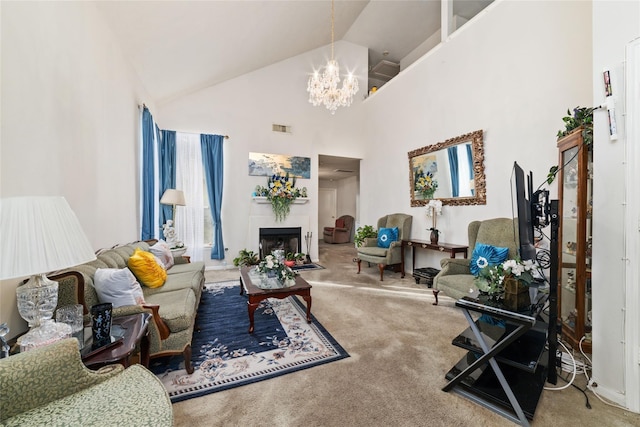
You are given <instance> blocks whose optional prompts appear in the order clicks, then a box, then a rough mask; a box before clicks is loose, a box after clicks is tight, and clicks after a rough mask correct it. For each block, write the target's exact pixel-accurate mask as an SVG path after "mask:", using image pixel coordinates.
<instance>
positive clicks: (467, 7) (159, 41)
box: [97, 0, 493, 105]
mask: <svg viewBox="0 0 640 427" xmlns="http://www.w3.org/2000/svg"><path fill="white" fill-rule="evenodd" d="M492 1H493V0H454V6H453V7H454V15H459V16H462V17H465V18H471V17H473V16H475V15H476V14H477V13H478V11H480V10H482V9H483V8H484V7H486V5H487V4H489V3H491V2H492ZM97 7H98V9H99V11H101V12H102V13H103V14H104V16H105V18H106V20H107V23H108V25H109V26H110V27H111V29H112V31H113V32H114V34H115V36H116V37H117V39H118V40H119V42H120V44H121V46H122V48H123V49H124V53H125V55H126V56H127V58H128V59H129V60H130V61H131V63H132V64H133V67H134V68H135V70H136V72H137V73H138V75H139V77H140V79H141V81H142V82H143V84H144V85H145V88H146V89H147V91H148V92H149V94H150V96H151V97H152V100H153V101H155V102H156V103H157V104H159V105H161V104H163V103H165V102H167V101H170V100H172V99H174V98H176V97H179V96H182V95H185V94H188V93H191V92H194V91H197V90H200V89H203V88H205V87H208V86H212V85H215V84H218V83H221V82H223V81H225V80H228V79H232V78H234V77H237V76H240V75H242V74H246V73H248V72H251V71H254V70H257V69H260V68H262V67H265V66H268V65H271V64H274V63H276V62H279V61H282V60H284V59H287V58H290V57H292V56H296V55H299V54H302V53H304V52H307V51H310V50H313V49H316V48H319V47H322V46H326V45H329V44H330V42H331V2H330V1H328V0H318V1H306V0H297V1H291V0H289V1H281V0H263V1H244V0H236V1H231V0H227V1H182V0H181V1H177V0H174V1H118V0H112V1H99V2H97ZM335 9H336V13H335V39H336V41H338V40H345V41H349V42H352V43H355V44H358V45H361V46H365V47H368V48H369V63H370V66H374V65H376V64H377V63H378V62H379V61H380V60H381V59H382V58H383V52H384V51H387V52H389V53H388V55H387V56H384V59H385V60H388V61H392V62H396V63H399V62H400V59H402V58H403V57H404V56H406V55H407V54H408V53H409V52H411V51H412V50H413V49H415V48H416V47H417V46H419V45H420V44H421V43H422V42H423V41H425V40H426V39H427V38H428V37H429V36H431V35H432V34H434V33H435V32H436V31H438V29H439V28H440V0H411V1H407V0H372V1H356V0H337V1H336V3H335Z"/></svg>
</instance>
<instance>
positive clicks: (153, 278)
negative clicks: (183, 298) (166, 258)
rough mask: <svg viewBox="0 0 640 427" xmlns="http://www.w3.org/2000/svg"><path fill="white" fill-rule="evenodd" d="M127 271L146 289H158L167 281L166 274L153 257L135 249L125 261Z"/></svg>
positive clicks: (149, 253) (148, 253)
mask: <svg viewBox="0 0 640 427" xmlns="http://www.w3.org/2000/svg"><path fill="white" fill-rule="evenodd" d="M127 266H128V267H129V270H131V271H132V272H133V274H135V276H136V277H137V278H138V280H139V281H140V283H142V284H143V285H145V286H146V287H148V288H159V287H160V286H162V285H164V282H165V281H166V280H167V272H166V271H165V270H164V268H162V267H160V265H159V264H158V263H157V262H156V259H155V255H153V254H152V253H151V252H146V251H143V250H141V249H140V248H137V249H136V250H135V252H134V253H133V255H131V257H130V258H129V261H127Z"/></svg>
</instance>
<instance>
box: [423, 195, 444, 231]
mask: <svg viewBox="0 0 640 427" xmlns="http://www.w3.org/2000/svg"><path fill="white" fill-rule="evenodd" d="M438 215H442V200H436V199H431V200H429V204H427V216H430V217H431V228H430V230H431V231H438V229H437V228H436V223H437V218H438Z"/></svg>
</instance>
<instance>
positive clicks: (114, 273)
mask: <svg viewBox="0 0 640 427" xmlns="http://www.w3.org/2000/svg"><path fill="white" fill-rule="evenodd" d="M93 285H94V287H95V288H96V293H97V294H98V299H99V300H100V302H102V303H104V302H110V303H112V304H113V306H114V307H122V306H124V305H138V304H144V295H143V293H142V287H141V286H140V283H138V281H137V280H136V276H134V275H133V273H132V272H131V270H129V269H128V268H123V269H117V268H99V269H97V270H96V272H95V274H94V276H93Z"/></svg>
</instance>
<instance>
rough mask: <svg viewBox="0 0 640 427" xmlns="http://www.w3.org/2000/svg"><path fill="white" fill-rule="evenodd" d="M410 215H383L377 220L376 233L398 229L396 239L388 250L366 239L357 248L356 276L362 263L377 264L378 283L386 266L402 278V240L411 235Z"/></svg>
mask: <svg viewBox="0 0 640 427" xmlns="http://www.w3.org/2000/svg"><path fill="white" fill-rule="evenodd" d="M412 220H413V217H412V216H411V215H406V214H401V213H395V214H391V215H385V216H383V217H382V218H380V219H379V220H378V233H380V230H381V229H383V228H394V227H398V239H397V240H396V241H394V242H391V243H390V245H389V247H388V248H384V247H379V246H378V239H376V238H367V239H365V241H364V243H363V244H362V246H360V247H359V248H358V258H357V260H358V274H360V267H361V263H362V261H367V262H368V263H369V264H371V263H373V264H377V265H378V269H379V270H380V281H382V280H383V274H384V269H385V268H386V267H387V266H393V267H394V270H395V271H396V272H400V273H401V276H400V277H402V278H404V259H402V255H401V253H402V240H403V239H408V238H409V236H410V235H411V222H412Z"/></svg>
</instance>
